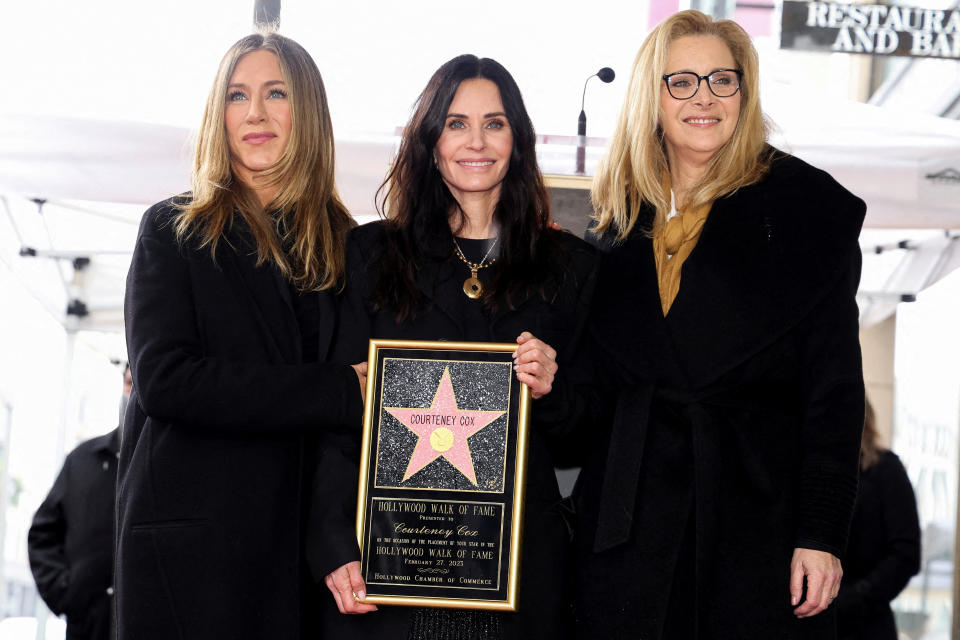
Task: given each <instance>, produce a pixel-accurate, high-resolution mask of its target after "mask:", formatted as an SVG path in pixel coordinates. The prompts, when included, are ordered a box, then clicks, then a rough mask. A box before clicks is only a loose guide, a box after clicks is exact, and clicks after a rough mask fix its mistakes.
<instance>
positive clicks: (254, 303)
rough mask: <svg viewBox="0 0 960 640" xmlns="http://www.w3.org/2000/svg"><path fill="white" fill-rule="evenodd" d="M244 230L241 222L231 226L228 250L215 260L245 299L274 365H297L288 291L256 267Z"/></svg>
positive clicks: (274, 275) (272, 272)
mask: <svg viewBox="0 0 960 640" xmlns="http://www.w3.org/2000/svg"><path fill="white" fill-rule="evenodd" d="M244 228H245V227H244V226H243V225H242V222H241V221H239V220H238V221H236V222H235V223H234V228H233V229H232V230H231V231H230V232H228V233H227V238H228V240H229V242H230V245H231V246H230V247H225V250H223V251H221V252H219V253H218V254H217V258H218V259H220V260H222V262H223V266H224V271H225V272H226V273H228V274H229V275H230V276H231V277H232V278H233V279H234V281H235V283H236V284H237V285H238V289H239V290H241V291H242V292H243V294H244V295H245V297H246V299H247V301H248V302H249V306H250V309H251V315H252V316H253V318H254V321H255V323H256V324H257V326H258V329H259V330H260V333H261V335H262V336H263V337H264V341H265V343H266V345H267V346H268V348H269V349H270V351H271V352H273V354H274V356H275V357H276V358H277V361H278V362H287V363H296V362H300V361H301V359H302V356H301V353H300V350H301V344H300V327H299V326H298V325H297V318H296V314H295V313H294V312H293V305H292V300H291V298H290V287H289V286H288V285H287V283H286V281H284V280H283V277H282V276H281V275H280V274H279V273H278V272H277V270H276V269H274V268H273V267H272V266H270V265H269V264H264V265H261V266H259V267H257V266H256V250H255V249H254V248H253V246H252V241H251V240H250V239H249V237H248V235H247V234H246V233H244V232H242V231H241V229H244ZM221 256H222V258H221Z"/></svg>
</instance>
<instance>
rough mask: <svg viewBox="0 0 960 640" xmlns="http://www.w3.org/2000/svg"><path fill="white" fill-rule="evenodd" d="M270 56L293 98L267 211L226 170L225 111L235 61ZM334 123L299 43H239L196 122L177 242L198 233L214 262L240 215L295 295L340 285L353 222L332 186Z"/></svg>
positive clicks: (262, 37) (267, 37)
mask: <svg viewBox="0 0 960 640" xmlns="http://www.w3.org/2000/svg"><path fill="white" fill-rule="evenodd" d="M260 50H264V51H269V52H271V53H273V54H274V55H275V56H276V57H277V60H278V62H279V64H280V70H281V72H282V73H283V80H284V83H285V84H286V88H287V93H288V96H289V98H288V99H289V101H290V117H291V131H290V137H289V140H288V142H287V146H286V148H285V149H284V150H283V153H282V154H281V156H280V159H279V160H278V161H277V163H276V164H275V165H274V166H273V167H271V168H270V169H268V170H267V171H265V172H264V178H265V179H266V182H267V184H271V185H276V186H277V187H278V189H277V193H276V196H275V197H274V199H273V201H272V202H271V203H269V204H268V205H267V207H266V211H270V212H271V215H267V214H266V213H265V208H264V206H263V205H262V204H261V202H260V200H259V199H258V198H257V196H256V194H255V193H254V191H253V190H252V189H251V188H250V187H249V185H245V184H243V182H242V181H241V180H239V179H238V178H237V176H236V175H235V174H234V172H233V169H232V167H231V154H230V145H229V142H228V140H227V133H226V126H225V111H226V102H227V86H228V85H229V83H230V78H231V76H232V75H233V71H234V68H235V67H236V65H237V62H238V61H239V60H240V58H242V57H243V56H245V55H247V54H248V53H251V52H253V51H260ZM334 160H335V158H334V142H333V126H332V124H331V122H330V112H329V110H328V108H327V96H326V92H325V90H324V88H323V79H322V78H321V77H320V71H319V70H318V69H317V65H316V64H315V63H314V61H313V59H312V58H311V57H310V54H309V53H307V51H306V50H305V49H304V48H303V47H301V46H300V45H299V44H297V43H296V42H294V41H293V40H291V39H289V38H285V37H283V36H281V35H279V34H276V33H269V32H265V33H255V34H252V35H249V36H247V37H245V38H242V39H241V40H239V41H237V42H236V43H235V44H234V45H233V46H232V47H230V49H229V51H227V53H226V55H224V57H223V60H221V62H220V68H219V69H218V70H217V76H216V79H215V80H214V83H213V87H212V88H211V89H210V95H209V97H208V98H207V105H206V108H205V109H204V112H203V120H202V121H201V124H200V133H199V135H198V139H197V147H196V154H195V157H194V162H193V176H192V182H193V195H192V198H191V200H190V201H189V202H187V203H185V204H183V205H181V206H180V213H179V214H178V215H177V217H176V220H175V223H174V228H175V230H176V233H177V237H178V239H179V240H180V241H181V242H184V241H185V240H187V239H189V238H191V237H194V236H196V237H197V238H198V239H199V241H200V246H201V247H209V248H210V251H211V254H213V256H214V258H216V250H217V245H218V244H219V243H220V241H221V240H224V241H226V240H225V238H224V234H225V232H226V231H228V230H229V229H230V228H231V227H232V226H233V223H234V221H235V216H240V217H241V218H242V219H243V221H244V222H245V223H246V224H247V226H248V227H249V228H250V231H251V233H252V235H253V239H254V242H255V244H256V250H257V265H258V266H259V265H261V264H263V263H265V262H273V263H274V264H276V266H277V267H278V268H279V269H280V271H281V273H283V275H284V277H285V278H286V279H287V280H289V281H290V282H292V283H293V284H294V285H295V286H296V287H297V289H299V290H300V291H320V290H324V289H329V288H332V287H338V286H341V283H342V279H343V272H344V268H345V264H344V254H343V247H344V243H345V238H346V234H347V231H349V230H350V228H351V227H353V226H354V225H355V224H356V223H355V222H354V220H353V218H351V217H350V214H349V212H348V211H347V209H346V207H344V205H343V203H342V202H341V201H340V196H339V195H338V193H337V188H336V185H335V183H334Z"/></svg>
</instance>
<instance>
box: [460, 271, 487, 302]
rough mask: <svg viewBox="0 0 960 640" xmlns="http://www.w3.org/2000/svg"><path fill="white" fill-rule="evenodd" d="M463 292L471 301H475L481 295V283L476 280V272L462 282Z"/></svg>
mask: <svg viewBox="0 0 960 640" xmlns="http://www.w3.org/2000/svg"><path fill="white" fill-rule="evenodd" d="M463 292H464V293H465V294H467V297H468V298H470V299H471V300H476V299H477V298H479V297H480V296H482V295H483V283H482V282H480V280H479V279H478V278H477V274H476V272H474V273H473V275H471V276H470V277H469V278H467V279H466V280H464V281H463Z"/></svg>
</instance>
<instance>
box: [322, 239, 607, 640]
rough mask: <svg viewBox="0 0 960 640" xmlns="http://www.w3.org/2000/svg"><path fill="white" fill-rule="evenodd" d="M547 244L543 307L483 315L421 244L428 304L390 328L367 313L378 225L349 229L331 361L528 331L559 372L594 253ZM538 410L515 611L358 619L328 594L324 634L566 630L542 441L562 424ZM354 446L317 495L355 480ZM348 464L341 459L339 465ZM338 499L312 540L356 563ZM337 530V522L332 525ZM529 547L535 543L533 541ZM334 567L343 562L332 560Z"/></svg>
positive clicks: (557, 516)
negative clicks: (388, 348)
mask: <svg viewBox="0 0 960 640" xmlns="http://www.w3.org/2000/svg"><path fill="white" fill-rule="evenodd" d="M549 233H550V236H551V237H550V238H549V241H551V242H554V243H556V245H557V246H558V251H557V253H555V255H562V256H564V258H565V259H564V260H563V262H559V261H558V262H557V264H556V268H555V269H554V270H553V274H554V276H553V281H552V282H550V283H545V290H548V291H550V292H552V293H555V294H556V295H555V296H554V295H550V294H548V297H549V298H550V302H547V301H546V300H545V299H544V298H543V297H541V296H540V295H531V296H529V297H527V298H526V299H524V300H520V301H517V302H516V303H515V305H514V308H512V309H510V308H505V307H500V308H498V309H497V310H496V311H492V310H490V309H487V308H485V307H484V306H483V304H482V303H481V302H479V301H476V300H471V299H469V298H467V297H466V296H465V295H464V293H463V290H462V287H463V281H464V280H465V279H466V278H467V277H468V276H469V275H470V270H469V268H468V267H467V266H466V265H465V264H464V263H463V262H462V261H460V260H459V258H457V257H456V256H455V255H454V253H453V250H452V249H453V246H452V242H451V244H449V245H447V244H444V245H443V246H439V247H429V251H428V252H427V255H428V256H433V257H427V258H425V259H424V261H423V263H422V264H421V265H420V269H419V272H418V278H419V284H420V287H421V291H422V292H423V293H424V295H425V297H426V299H427V306H426V308H425V309H424V310H422V311H421V312H420V313H419V314H418V315H416V317H415V318H414V319H412V320H407V321H405V322H403V323H401V324H398V323H397V322H396V320H395V314H394V313H393V312H391V311H389V310H383V309H375V308H374V306H373V303H372V302H371V300H370V292H371V291H372V288H373V286H374V285H375V284H376V278H377V277H378V270H377V265H378V261H379V255H380V252H381V251H382V249H383V246H384V224H383V223H379V222H375V223H372V224H369V225H365V226H363V227H360V228H358V229H356V230H354V231H353V232H352V233H351V235H350V237H349V239H348V243H347V266H348V270H347V273H348V278H347V289H346V292H345V302H344V304H343V306H342V315H341V320H340V322H339V327H340V330H339V332H338V336H337V342H336V351H335V356H336V357H337V358H338V359H339V360H340V361H343V362H350V361H358V360H362V359H365V357H366V353H367V341H368V340H369V339H370V338H374V337H376V338H395V339H410V340H466V341H496V342H514V341H515V340H516V337H517V336H519V335H520V333H521V332H523V331H530V332H531V333H533V334H534V335H535V336H537V337H538V338H540V339H542V340H543V341H544V342H546V343H548V344H550V345H551V346H553V347H554V348H556V349H557V351H558V353H559V356H558V362H559V363H560V366H561V367H562V366H563V362H564V356H565V354H566V353H568V352H569V350H570V349H571V348H572V346H573V342H574V340H575V339H576V336H577V335H578V334H579V333H580V328H581V327H582V325H583V323H584V320H585V317H586V309H587V302H588V298H589V296H590V292H591V290H592V284H593V270H594V257H593V256H594V254H593V251H592V249H591V248H590V247H589V246H588V245H587V244H586V243H584V242H583V241H582V240H580V239H578V238H576V237H574V236H572V235H570V234H568V233H565V232H553V231H551V232H549ZM458 241H459V242H460V246H461V247H462V249H463V251H464V253H466V254H467V256H468V258H470V259H471V260H472V261H474V262H480V259H481V258H482V257H483V254H484V253H485V251H486V248H487V245H486V243H485V241H474V242H471V241H470V240H459V239H458ZM495 268H496V264H495V265H494V266H493V267H490V268H488V269H481V270H480V271H479V274H478V275H479V277H480V280H481V281H482V282H489V278H490V277H491V274H492V270H493V269H495ZM537 412H538V410H537V404H536V402H535V403H534V405H533V419H534V422H535V423H537V424H536V426H535V428H534V430H533V432H532V437H531V446H530V454H529V459H528V483H527V488H526V503H525V505H526V512H525V518H524V539H525V540H526V541H527V543H526V544H525V545H524V547H523V551H522V553H523V557H522V567H523V568H522V576H521V580H520V597H519V613H515V614H490V613H467V612H449V611H439V610H429V611H428V610H415V609H408V608H402V607H389V606H381V607H380V610H379V611H377V612H374V613H369V614H365V615H361V616H345V615H341V614H340V613H339V612H338V611H337V609H336V605H335V603H334V600H333V597H332V596H330V595H328V596H327V598H326V599H325V602H324V605H323V607H324V611H323V616H324V620H323V622H324V633H325V634H326V635H325V636H324V637H332V638H333V637H350V638H376V639H396V640H406V639H407V638H417V639H420V638H424V639H425V638H431V639H434V638H435V639H437V640H442V639H446V638H450V639H459V638H464V639H467V638H474V639H475V638H504V639H508V640H512V639H520V638H534V637H549V638H562V637H564V634H565V633H567V630H568V629H569V616H568V613H567V606H566V605H565V603H564V593H563V587H564V581H565V579H566V576H565V574H566V563H565V562H564V558H565V555H566V553H567V542H568V537H569V534H568V527H567V524H566V521H565V519H564V511H563V509H562V507H561V496H560V492H559V489H558V487H557V482H556V476H555V474H554V469H553V459H552V457H551V454H550V452H549V451H548V443H549V442H551V441H552V440H553V438H554V436H557V435H558V434H559V433H560V432H562V430H563V425H554V424H549V423H548V424H541V422H542V421H540V420H539V419H538V415H537ZM358 445H359V443H358V442H355V443H353V444H352V446H351V447H349V448H346V447H344V448H342V451H343V455H344V457H345V458H344V459H339V460H338V459H337V456H338V454H337V452H334V451H332V450H330V449H328V450H326V451H324V453H323V454H322V456H323V458H322V460H321V464H320V466H319V467H318V479H317V480H316V481H315V490H319V491H321V492H323V491H324V489H323V488H324V487H326V486H329V485H330V482H327V481H325V480H323V479H322V478H323V477H324V474H330V473H339V474H352V476H351V477H352V478H353V479H354V482H355V481H356V478H357V467H356V454H357V449H358ZM347 459H348V460H347ZM342 496H343V498H344V499H345V500H346V501H345V503H344V504H343V506H342V508H341V510H340V513H339V514H337V513H333V514H331V512H330V510H329V509H327V510H325V513H324V515H323V517H322V518H318V520H322V524H319V525H318V529H322V530H324V531H325V532H324V533H322V534H319V535H318V536H315V537H317V538H322V539H325V540H331V539H337V538H338V536H336V535H335V534H333V533H331V530H334V529H336V530H339V531H340V532H341V533H342V534H343V535H342V536H340V539H341V540H343V543H342V544H343V547H347V546H348V545H350V544H352V548H353V554H354V558H353V559H359V553H358V551H357V549H356V537H355V534H354V530H353V527H354V519H353V512H354V508H355V498H354V497H355V496H356V492H355V490H354V491H352V492H350V491H348V492H345V493H343V494H342ZM330 500H331V497H330V496H328V495H321V496H320V497H319V498H318V503H319V504H328V503H329V501H330ZM337 523H338V524H337ZM533 541H536V543H535V544H532V542H533ZM340 564H342V563H340ZM312 566H313V569H314V576H315V578H317V579H321V578H322V577H323V576H324V575H326V574H327V573H329V572H330V571H331V570H333V569H335V568H337V567H338V566H340V565H339V564H334V562H333V560H332V559H330V560H329V561H327V560H326V556H325V555H324V554H322V553H320V552H318V553H317V555H316V556H315V557H314V561H312Z"/></svg>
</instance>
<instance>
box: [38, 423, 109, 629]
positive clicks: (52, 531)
mask: <svg viewBox="0 0 960 640" xmlns="http://www.w3.org/2000/svg"><path fill="white" fill-rule="evenodd" d="M119 449H120V437H119V430H118V429H114V430H113V431H111V432H110V433H107V434H104V435H102V436H99V437H97V438H91V439H90V440H87V441H85V442H82V443H80V444H79V445H78V446H77V447H76V448H75V449H74V450H73V451H71V452H70V453H69V454H68V455H67V457H66V459H65V460H64V461H63V468H62V469H61V470H60V473H59V474H58V475H57V479H56V480H55V481H54V483H53V487H52V488H51V489H50V493H48V494H47V497H46V499H44V501H43V503H42V504H41V505H40V508H39V509H37V512H36V513H35V514H34V516H33V522H32V524H31V525H30V531H29V532H28V533H27V554H28V555H29V557H30V570H31V571H32V572H33V578H34V580H35V581H36V583H37V590H38V591H39V592H40V597H42V598H43V601H44V602H46V603H47V606H48V607H50V610H51V611H53V612H54V613H55V614H57V615H60V614H66V615H67V640H108V639H109V638H110V637H111V636H110V623H111V617H112V616H111V613H110V605H111V602H112V601H113V595H112V594H113V548H114V542H113V539H114V527H113V522H114V488H115V486H116V483H117V452H118V451H119Z"/></svg>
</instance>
